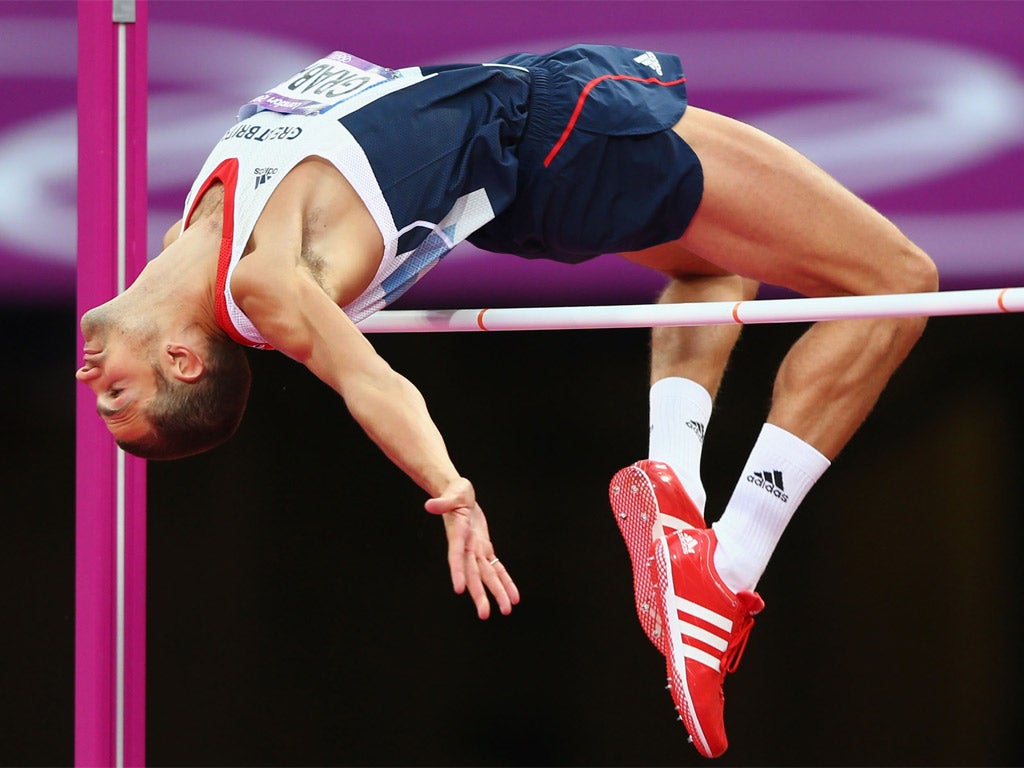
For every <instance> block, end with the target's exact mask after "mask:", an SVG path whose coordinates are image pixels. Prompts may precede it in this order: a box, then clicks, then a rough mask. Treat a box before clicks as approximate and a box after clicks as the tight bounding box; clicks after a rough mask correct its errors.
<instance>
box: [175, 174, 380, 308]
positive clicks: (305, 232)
mask: <svg viewBox="0 0 1024 768" xmlns="http://www.w3.org/2000/svg"><path fill="white" fill-rule="evenodd" d="M223 200H224V187H223V185H221V184H219V183H217V184H214V185H213V186H212V187H211V188H210V189H209V190H207V192H206V193H205V194H204V195H203V197H202V198H201V199H200V200H199V202H198V204H197V207H196V210H195V213H194V215H193V217H192V220H191V222H190V226H195V225H197V224H200V223H204V222H205V221H209V222H210V223H211V224H215V225H216V226H217V227H218V229H219V228H220V225H221V216H222V212H223ZM383 252H384V243H383V239H382V237H381V235H380V231H379V230H378V228H377V226H376V224H375V223H374V221H373V217H372V216H371V215H370V212H369V211H368V210H367V208H366V206H365V205H364V204H363V202H362V200H360V199H359V196H358V195H357V194H356V192H355V190H354V189H353V188H352V186H351V185H350V184H349V183H348V181H347V180H346V179H345V177H344V176H342V175H341V173H339V172H338V170H337V169H336V168H334V166H333V165H331V163H329V162H327V161H326V160H323V159H321V158H318V157H310V158H307V159H306V160H303V161H302V162H301V163H299V164H298V165H296V166H295V168H293V169H292V170H291V171H290V172H289V173H288V174H287V176H285V178H284V179H283V180H282V181H281V183H280V185H279V186H278V188H277V189H275V190H274V193H273V194H272V195H271V197H270V200H269V201H268V202H267V205H266V207H265V208H264V209H263V212H262V213H261V215H260V217H259V220H258V221H257V223H256V226H255V228H254V229H253V232H252V235H251V236H250V237H249V240H248V242H247V243H246V245H245V250H244V251H243V256H242V260H241V262H240V263H239V265H238V267H237V268H236V270H235V273H234V275H233V279H232V284H234V283H235V282H236V278H238V277H239V276H241V277H242V278H243V279H244V277H245V273H246V272H248V271H249V270H248V269H247V267H252V268H259V269H264V268H266V266H267V264H268V262H273V267H274V271H275V272H277V271H278V270H280V269H287V268H289V267H291V268H294V269H296V270H301V271H303V272H305V273H308V274H309V276H311V277H312V278H313V279H314V281H316V283H317V284H318V285H319V286H320V288H321V289H322V290H323V291H324V293H326V294H327V295H328V296H329V297H330V298H331V300H332V301H333V302H334V303H336V304H338V305H339V306H345V305H346V304H348V303H349V302H351V301H353V300H354V299H355V298H356V297H358V296H359V295H360V294H361V293H362V292H363V291H364V290H365V289H366V287H367V286H368V285H369V284H370V282H371V280H372V279H373V277H374V275H375V274H376V272H377V268H378V267H379V265H380V261H381V257H382V255H383ZM254 253H258V254H259V255H258V258H257V259H256V260H253V259H250V258H249V257H250V255H251V254H254ZM255 261H258V262H259V264H256V263H255ZM282 262H283V263H282Z"/></svg>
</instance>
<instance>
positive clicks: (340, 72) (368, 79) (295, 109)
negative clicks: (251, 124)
mask: <svg viewBox="0 0 1024 768" xmlns="http://www.w3.org/2000/svg"><path fill="white" fill-rule="evenodd" d="M398 77H401V75H399V73H397V72H395V71H394V70H392V69H387V68H386V67H378V66H377V65H376V64H371V63H370V62H368V61H363V60H362V59H360V58H358V57H357V56H353V55H352V54H350V53H343V52H341V51H335V52H334V53H331V54H330V55H328V56H325V57H324V58H322V59H320V60H319V61H316V62H314V63H312V64H310V65H309V66H308V67H306V68H305V69H303V70H302V71H301V72H298V73H296V74H295V75H293V76H292V77H290V78H288V79H287V80H285V81H284V82H283V83H281V84H280V85H278V86H275V87H274V88H272V89H271V90H269V91H267V92H266V93H264V94H263V95H261V96H257V97H256V98H255V99H253V100H252V101H250V102H249V103H248V104H246V105H245V106H243V107H242V109H241V110H239V112H238V118H239V120H245V119H246V118H249V117H252V116H253V115H254V114H256V113H257V112H259V111H261V110H270V111H271V112H280V113H282V114H286V115H318V114H320V113H322V112H325V111H327V110H328V109H330V108H331V107H333V106H335V105H337V104H340V103H342V102H343V101H347V100H348V99H351V98H352V97H353V96H358V95H359V94H362V93H365V92H366V91H368V90H370V89H371V88H376V87H377V86H378V85H381V84H383V83H386V82H389V81H391V80H394V79H395V78H398Z"/></svg>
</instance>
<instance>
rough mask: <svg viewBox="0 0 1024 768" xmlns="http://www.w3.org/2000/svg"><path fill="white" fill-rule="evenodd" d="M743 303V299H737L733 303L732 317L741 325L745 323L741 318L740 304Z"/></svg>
mask: <svg viewBox="0 0 1024 768" xmlns="http://www.w3.org/2000/svg"><path fill="white" fill-rule="evenodd" d="M742 303H743V302H742V301H737V302H736V303H735V304H733V305H732V319H733V320H735V321H736V322H737V323H739V324H740V325H743V321H742V320H740V304H742Z"/></svg>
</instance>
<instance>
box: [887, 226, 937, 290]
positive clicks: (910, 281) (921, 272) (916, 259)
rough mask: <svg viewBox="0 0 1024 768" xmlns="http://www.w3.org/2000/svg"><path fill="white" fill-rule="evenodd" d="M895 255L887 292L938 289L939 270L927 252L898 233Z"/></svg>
mask: <svg viewBox="0 0 1024 768" xmlns="http://www.w3.org/2000/svg"><path fill="white" fill-rule="evenodd" d="M896 250H897V257H896V258H895V259H892V260H891V262H890V263H891V265H892V268H891V270H889V274H888V278H889V282H890V285H889V286H888V288H887V291H886V292H887V293H932V292H934V291H937V290H938V289H939V270H938V268H937V267H936V266H935V262H934V261H932V260H931V258H930V257H929V256H928V254H927V253H925V252H924V251H923V250H921V248H919V247H918V246H917V245H915V244H914V243H913V242H911V241H910V240H909V239H908V238H906V237H905V236H904V235H902V234H901V235H900V240H899V243H898V244H897V246H896Z"/></svg>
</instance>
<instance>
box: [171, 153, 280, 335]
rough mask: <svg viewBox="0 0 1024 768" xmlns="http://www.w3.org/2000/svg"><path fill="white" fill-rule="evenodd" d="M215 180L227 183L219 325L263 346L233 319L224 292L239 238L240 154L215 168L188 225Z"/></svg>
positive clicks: (198, 195) (219, 275) (220, 260)
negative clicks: (239, 328) (241, 329)
mask: <svg viewBox="0 0 1024 768" xmlns="http://www.w3.org/2000/svg"><path fill="white" fill-rule="evenodd" d="M215 181H219V182H220V183H221V184H223V185H224V212H223V213H224V221H223V223H222V225H221V238H220V253H219V254H218V256H217V297H216V300H217V325H219V326H220V327H221V330H223V331H224V333H226V334H227V335H228V336H230V337H231V340H232V341H235V342H237V343H238V344H243V345H245V346H247V347H257V346H262V345H259V344H253V343H252V342H251V341H249V340H248V339H247V338H245V336H243V335H242V334H240V333H239V332H238V329H237V328H235V324H234V323H232V322H231V316H230V315H229V314H228V300H227V298H226V297H225V295H224V291H225V288H227V282H228V267H229V266H230V264H231V246H232V244H233V243H234V241H235V189H236V188H237V186H238V158H235V157H230V158H228V159H227V160H225V161H224V162H222V163H221V164H220V165H218V166H217V167H216V168H214V169H213V173H211V174H210V175H209V176H208V177H207V179H206V181H204V182H203V185H202V186H201V187H200V188H199V191H198V192H197V193H196V197H195V200H193V201H192V207H191V208H190V209H189V211H188V215H187V216H186V217H185V226H186V227H187V226H188V225H189V222H190V221H191V220H192V214H193V213H195V209H196V206H197V205H198V204H199V201H200V200H201V199H202V197H203V195H204V194H206V192H207V190H208V189H209V188H210V187H211V186H213V183H214V182H215Z"/></svg>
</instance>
